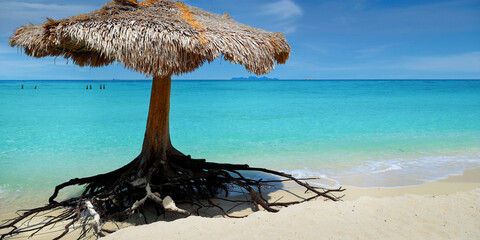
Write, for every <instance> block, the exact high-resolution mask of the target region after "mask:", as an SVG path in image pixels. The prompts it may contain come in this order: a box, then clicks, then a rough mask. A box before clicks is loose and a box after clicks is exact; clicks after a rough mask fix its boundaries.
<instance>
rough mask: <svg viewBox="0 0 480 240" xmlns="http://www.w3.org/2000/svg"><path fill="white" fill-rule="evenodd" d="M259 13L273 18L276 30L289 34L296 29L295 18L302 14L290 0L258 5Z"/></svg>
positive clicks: (298, 7)
mask: <svg viewBox="0 0 480 240" xmlns="http://www.w3.org/2000/svg"><path fill="white" fill-rule="evenodd" d="M260 15H265V16H269V17H270V18H272V19H274V20H275V23H274V24H273V27H274V29H276V31H280V32H283V33H285V34H289V33H293V32H295V31H296V30H297V22H296V19H297V18H298V17H300V16H302V15H303V11H302V9H301V8H300V6H298V5H297V4H296V3H295V2H293V1H292V0H278V1H276V2H272V3H268V4H265V5H263V6H262V7H260Z"/></svg>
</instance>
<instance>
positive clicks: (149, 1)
mask: <svg viewBox="0 0 480 240" xmlns="http://www.w3.org/2000/svg"><path fill="white" fill-rule="evenodd" d="M158 1H159V0H146V1H143V2H141V3H139V4H140V6H150V5H152V4H154V3H156V2H158Z"/></svg>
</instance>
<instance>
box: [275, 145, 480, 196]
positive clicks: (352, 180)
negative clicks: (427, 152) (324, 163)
mask: <svg viewBox="0 0 480 240" xmlns="http://www.w3.org/2000/svg"><path fill="white" fill-rule="evenodd" d="M476 167H480V153H472V154H456V155H434V156H420V157H411V158H391V159H380V160H370V161H364V162H361V163H350V164H349V166H347V167H343V168H341V169H338V168H336V167H335V166H331V167H327V168H323V169H322V170H315V169H314V168H304V169H287V170H283V171H284V172H285V173H288V174H291V175H292V176H294V177H297V178H312V177H313V178H320V179H319V180H313V181H311V180H309V183H311V184H315V185H317V186H321V187H330V188H334V187H339V186H354V187H400V186H411V185H420V184H424V183H426V182H433V181H437V180H439V179H442V178H447V177H448V176H450V175H457V174H462V173H463V171H465V170H467V169H472V168H476Z"/></svg>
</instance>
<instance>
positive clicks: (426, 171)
mask: <svg viewBox="0 0 480 240" xmlns="http://www.w3.org/2000/svg"><path fill="white" fill-rule="evenodd" d="M22 84H23V85H24V89H21V85H22ZM100 84H105V87H106V89H102V90H101V89H100V87H99V85H100ZM34 85H36V86H37V89H34ZM86 85H92V89H91V90H86V89H85V87H86ZM150 87H151V81H0V214H1V213H6V212H11V211H12V209H18V208H22V207H32V205H33V206H35V205H38V203H41V204H42V203H46V201H47V198H48V196H49V195H50V194H51V192H52V190H53V187H54V186H55V185H57V184H59V183H61V182H63V181H67V180H69V179H70V178H74V177H82V176H90V175H94V174H98V173H102V172H106V171H110V170H113V169H116V168H118V167H121V166H123V165H124V164H126V163H128V162H129V161H131V160H132V159H133V158H134V157H136V156H137V155H138V153H139V152H140V148H141V145H142V140H143V134H144V131H145V124H146V118H147V110H148V103H149V97H150ZM170 128H171V135H172V136H171V138H172V142H173V144H174V146H175V147H176V148H178V149H180V150H181V151H182V152H184V153H186V154H190V155H192V157H194V158H206V159H207V160H209V161H215V162H229V163H248V164H250V165H252V166H258V167H268V168H273V169H276V170H283V171H286V172H290V173H293V174H295V175H296V176H305V177H307V176H319V177H322V178H323V180H322V181H320V182H318V183H317V184H322V185H326V186H338V185H344V186H345V185H346V186H352V185H353V186H361V187H395V186H405V185H415V184H422V183H425V182H427V181H434V180H436V179H439V178H443V177H446V176H448V175H451V174H460V173H462V171H463V170H465V169H469V168H475V167H480V81H472V80H470V81H461V80H458V81H445V80H442V81H440V80H439V81H435V80H428V81H424V80H418V81H412V80H408V81H407V80H406V81H399V80H395V81H379V80H371V81H364V80H362V81H353V80H345V81H173V83H172V96H171V116H170Z"/></svg>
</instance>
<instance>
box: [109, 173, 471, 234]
mask: <svg viewBox="0 0 480 240" xmlns="http://www.w3.org/2000/svg"><path fill="white" fill-rule="evenodd" d="M283 190H284V191H276V192H274V193H273V194H274V195H275V194H278V193H279V192H287V191H292V193H293V195H297V194H301V192H299V191H295V189H293V190H292V189H290V190H288V187H287V188H286V189H283ZM343 200H344V201H342V202H330V201H327V202H325V201H322V200H318V199H317V200H315V201H311V202H306V203H302V204H298V205H294V206H290V207H287V208H282V209H281V210H280V212H278V213H268V212H264V211H260V212H255V213H251V214H250V215H249V216H248V217H246V218H242V219H232V218H202V217H197V216H195V217H189V218H185V219H179V220H176V221H173V222H155V223H152V224H149V225H142V226H136V227H129V228H125V229H121V230H119V231H117V232H116V233H114V234H111V235H109V236H107V237H106V238H104V239H116V240H123V239H132V238H136V239H152V240H153V239H157V238H158V237H159V236H162V237H165V238H168V239H211V236H215V237H219V238H222V239H319V238H327V239H382V238H387V239H407V238H412V236H414V238H417V239H477V238H480V167H478V168H475V169H469V170H465V171H464V173H463V174H461V175H451V176H449V177H447V178H444V179H440V180H438V181H435V182H427V183H425V184H422V185H417V186H406V187H394V188H359V187H346V191H345V198H343Z"/></svg>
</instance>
